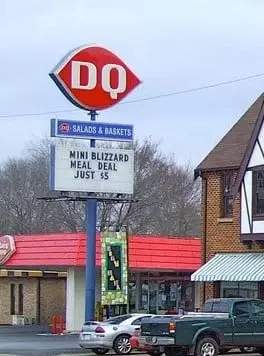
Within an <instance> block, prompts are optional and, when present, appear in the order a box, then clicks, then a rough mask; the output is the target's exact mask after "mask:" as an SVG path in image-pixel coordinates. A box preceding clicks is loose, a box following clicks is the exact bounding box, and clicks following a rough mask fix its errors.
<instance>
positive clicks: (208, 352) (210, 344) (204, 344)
mask: <svg viewBox="0 0 264 356" xmlns="http://www.w3.org/2000/svg"><path fill="white" fill-rule="evenodd" d="M218 354H219V346H218V343H217V342H216V340H215V339H213V338H212V337H205V338H203V339H201V340H200V341H198V343H197V346H196V349H195V356H217V355H218Z"/></svg>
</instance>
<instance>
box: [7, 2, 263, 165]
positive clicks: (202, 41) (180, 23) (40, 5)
mask: <svg viewBox="0 0 264 356" xmlns="http://www.w3.org/2000/svg"><path fill="white" fill-rule="evenodd" d="M263 13H264V1H263V0H214V1H212V0H208V1H200V0H192V1H191V0H184V1H183V0H163V1H160V0H159V1H158V0H144V1H142V0H133V1H130V0H125V1H124V0H120V1H119V0H115V1H109V0H105V1H103V0H96V1H95V0H93V1H90V0H38V1H36V0H1V1H0V48H1V57H0V71H1V80H0V93H1V99H0V104H1V105H0V116H3V115H15V114H26V113H38V112H50V111H60V110H74V109H75V107H74V106H73V105H72V104H71V103H70V102H68V101H67V99H66V98H65V97H64V96H63V95H62V94H61V92H60V91H59V90H58V89H57V87H56V86H55V84H54V83H53V81H52V80H51V79H50V78H49V76H48V73H49V72H50V70H51V69H52V68H53V67H54V66H55V65H56V64H57V62H58V61H59V60H60V59H61V58H62V57H63V56H64V55H65V54H66V53H67V52H68V51H69V50H71V49H73V48H75V47H78V46H80V45H83V44H90V43H95V44H98V45H102V46H105V47H106V48H108V49H110V50H112V51H113V52H115V53H116V54H117V55H119V56H120V57H121V58H122V59H123V60H124V61H125V62H126V63H127V64H128V66H129V67H130V68H131V69H132V70H133V71H134V72H135V73H136V74H137V76H138V77H139V78H140V79H141V80H142V81H143V83H142V84H141V85H140V86H139V87H137V88H136V90H135V91H133V93H132V94H131V95H129V97H127V99H125V100H124V101H126V100H127V101H130V100H134V99H140V98H146V97H151V96H155V95H159V94H163V93H169V92H175V91H180V90H185V89H189V88H195V87H200V86H203V85H208V84H213V83H216V82H222V81H227V80H232V79H236V78H239V77H245V76H250V75H254V74H258V73H262V72H264V41H263V33H264V21H263ZM263 87H264V76H263V77H259V78H257V79H251V80H248V81H243V82H239V83H235V84H231V85H225V86H219V87H217V88H212V89H208V90H203V91H197V92H191V93H186V94H182V95H177V96H170V97H165V98H161V99H158V100H152V101H143V102H138V103H134V104H125V103H124V104H122V105H121V104H120V105H117V106H116V107H114V108H112V109H108V110H104V111H102V112H101V113H100V115H99V117H98V120H101V121H104V122H118V123H128V124H134V127H135V134H136V137H137V138H139V139H142V138H143V137H145V136H151V137H152V138H153V139H154V140H161V145H162V149H163V150H164V152H165V153H173V154H174V155H175V157H176V159H177V161H178V162H179V163H184V162H186V161H189V162H191V163H192V164H193V165H194V166H195V165H197V164H198V163H199V161H200V160H201V159H202V158H203V157H204V156H205V155H206V154H207V153H208V152H209V150H211V149H212V148H213V146H214V145H215V144H216V143H217V141H218V140H219V139H220V138H221V137H222V136H223V135H224V133H225V132H226V131H227V130H228V129H229V128H230V127H231V126H232V125H233V124H234V123H235V121H237V119H238V118H239V117H240V116H241V114H242V113H243V112H244V111H245V110H246V109H247V108H248V106H249V105H250V104H251V103H252V102H253V101H254V100H255V99H256V97H257V96H258V95H260V94H261V93H262V91H263ZM53 117H56V118H61V119H78V120H83V119H85V118H86V114H85V112H83V111H81V110H78V109H77V110H76V111H73V112H69V113H59V114H52V115H51V114H47V115H39V116H31V117H19V116H18V117H15V118H1V119H0V135H1V136H0V151H1V155H0V158H1V160H5V159H6V158H7V157H9V156H14V155H16V156H17V155H20V154H21V153H22V152H23V150H24V148H25V145H26V144H27V142H29V141H31V140H38V139H39V138H41V137H44V136H45V135H48V134H49V125H50V118H53Z"/></svg>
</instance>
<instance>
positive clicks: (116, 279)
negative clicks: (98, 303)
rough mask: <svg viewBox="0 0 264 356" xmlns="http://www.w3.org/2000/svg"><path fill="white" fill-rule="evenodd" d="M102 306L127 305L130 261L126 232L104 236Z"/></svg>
mask: <svg viewBox="0 0 264 356" xmlns="http://www.w3.org/2000/svg"><path fill="white" fill-rule="evenodd" d="M101 268H102V274H101V275H102V283H101V298H102V305H116V304H127V302H128V298H127V294H128V288H127V285H128V274H127V270H128V261H127V237H126V232H110V231H106V232H104V233H103V234H102V267H101Z"/></svg>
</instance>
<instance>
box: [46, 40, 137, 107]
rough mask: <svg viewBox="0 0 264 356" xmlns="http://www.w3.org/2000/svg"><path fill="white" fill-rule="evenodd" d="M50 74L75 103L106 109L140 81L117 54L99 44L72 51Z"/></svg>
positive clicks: (80, 105)
mask: <svg viewBox="0 0 264 356" xmlns="http://www.w3.org/2000/svg"><path fill="white" fill-rule="evenodd" d="M50 76H51V78H52V79H53V80H54V81H55V83H56V84H57V85H58V87H59V89H60V90H61V91H62V93H63V94H64V95H65V96H66V97H67V98H68V99H69V100H70V101H71V102H72V103H73V104H74V105H76V106H78V107H79V108H81V109H85V110H102V109H107V108H109V107H111V106H113V105H115V104H117V103H118V102H119V101H120V100H122V99H123V98H124V97H125V96H127V95H128V94H129V93H130V92H131V91H132V90H133V89H134V88H136V86H138V85H139V84H140V80H139V79H138V78H137V77H136V75H135V74H134V73H133V72H132V71H131V70H130V69H129V68H128V67H127V65H126V64H125V63H124V62H123V61H122V60H121V59H120V58H118V57H117V56H116V55H115V54H114V53H112V52H110V51H109V50H107V49H105V48H102V47H98V46H84V47H80V48H78V49H76V50H73V51H71V52H70V53H69V54H68V55H66V56H65V57H64V58H63V60H62V61H61V62H59V63H58V64H57V66H56V67H55V68H54V69H53V71H52V72H51V73H50Z"/></svg>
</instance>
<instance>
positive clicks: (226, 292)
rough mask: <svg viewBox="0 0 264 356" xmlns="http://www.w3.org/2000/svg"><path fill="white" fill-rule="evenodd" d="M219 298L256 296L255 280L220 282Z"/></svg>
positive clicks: (256, 286)
mask: <svg viewBox="0 0 264 356" xmlns="http://www.w3.org/2000/svg"><path fill="white" fill-rule="evenodd" d="M220 296H221V298H258V283H257V282H221V294H220Z"/></svg>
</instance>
